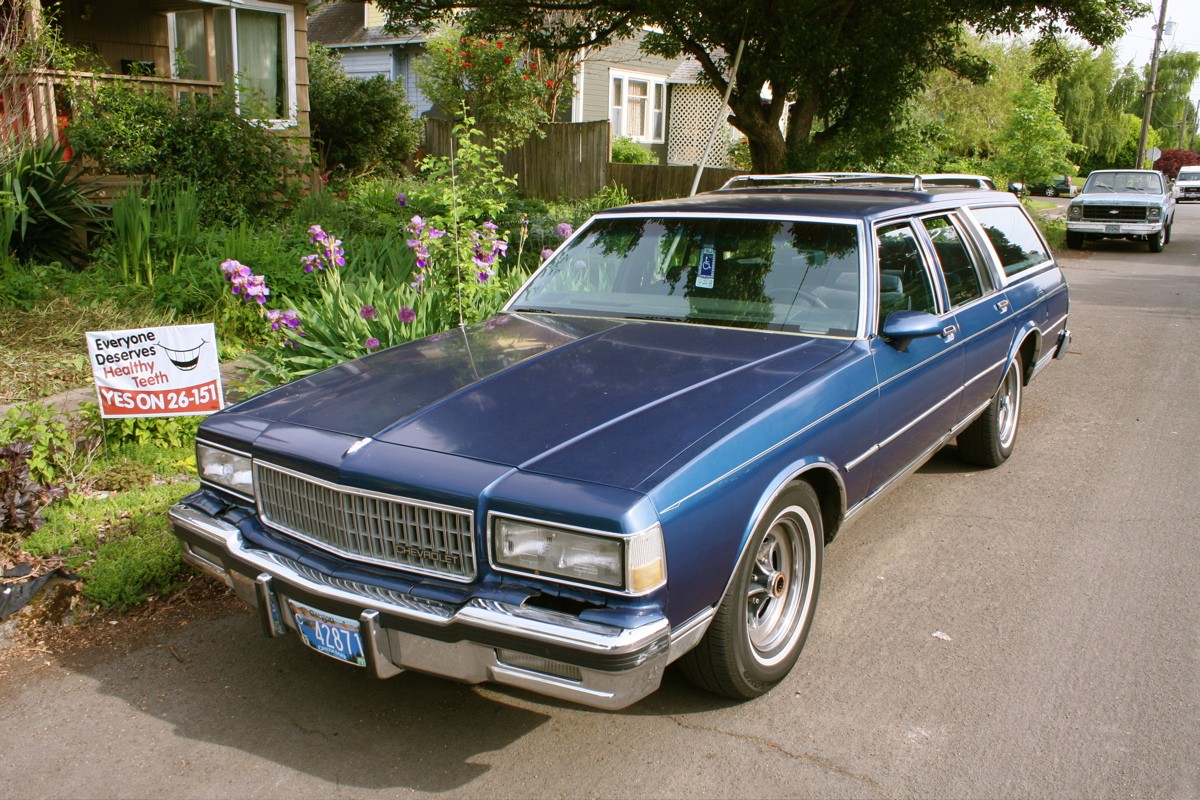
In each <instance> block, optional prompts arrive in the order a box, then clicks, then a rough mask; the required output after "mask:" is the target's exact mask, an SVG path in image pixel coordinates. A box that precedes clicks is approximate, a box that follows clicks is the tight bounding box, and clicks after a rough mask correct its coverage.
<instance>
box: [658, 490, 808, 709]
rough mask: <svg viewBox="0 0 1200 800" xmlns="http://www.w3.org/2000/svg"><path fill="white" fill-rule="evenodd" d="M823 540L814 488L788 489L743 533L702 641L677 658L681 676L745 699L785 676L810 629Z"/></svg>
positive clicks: (700, 684) (714, 689) (766, 688)
mask: <svg viewBox="0 0 1200 800" xmlns="http://www.w3.org/2000/svg"><path fill="white" fill-rule="evenodd" d="M824 543H825V533H824V525H823V524H822V520H821V506H820V503H819V502H818V500H817V494H816V492H815V491H814V490H813V488H812V486H810V485H809V484H807V483H804V482H798V483H795V484H793V485H791V486H789V487H788V488H787V489H785V490H784V491H783V492H781V493H780V494H779V496H777V497H776V498H775V499H774V501H772V503H771V505H770V506H769V507H768V508H767V511H766V513H765V514H763V516H762V517H761V519H760V520H759V523H758V525H757V526H756V527H755V529H754V532H753V534H751V542H750V546H749V548H748V549H747V550H746V552H745V553H744V554H743V556H742V558H741V560H740V561H739V562H738V565H737V567H736V572H735V574H734V576H733V580H732V581H730V584H729V588H728V589H727V590H726V592H725V596H724V597H723V598H722V599H721V605H720V607H718V609H717V613H716V615H715V616H714V617H713V621H712V623H711V624H710V625H709V626H708V631H707V632H706V633H705V634H704V638H703V639H701V640H700V644H698V645H697V646H696V647H695V649H693V650H692V651H691V652H689V653H687V654H686V655H684V656H683V658H681V659H680V662H679V663H680V667H681V668H682V670H683V672H684V674H685V675H686V676H687V677H688V679H689V680H691V681H692V682H693V683H695V684H696V685H697V686H699V687H701V688H703V689H707V690H708V691H710V692H714V693H716V694H722V695H725V696H726V697H733V698H737V699H739V700H749V699H751V698H754V697H758V696H760V695H762V694H765V693H766V692H768V691H770V690H771V688H772V687H774V686H775V685H776V684H777V683H779V682H780V681H781V680H783V679H784V678H785V677H786V676H787V674H788V672H790V671H791V669H792V665H794V664H795V663H796V659H797V658H798V657H799V656H800V651H801V650H802V649H803V647H804V641H805V639H806V638H808V631H809V628H810V627H812V621H813V615H814V613H815V612H816V608H817V595H818V593H819V591H820V587H821V564H822V560H823V551H824Z"/></svg>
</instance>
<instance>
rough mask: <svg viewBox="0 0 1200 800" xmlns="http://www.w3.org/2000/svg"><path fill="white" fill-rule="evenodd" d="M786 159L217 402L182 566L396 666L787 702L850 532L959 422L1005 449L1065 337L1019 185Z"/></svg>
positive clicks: (666, 205)
mask: <svg viewBox="0 0 1200 800" xmlns="http://www.w3.org/2000/svg"><path fill="white" fill-rule="evenodd" d="M787 177H790V178H791V179H792V180H791V181H790V182H788V181H786V180H784V179H780V180H779V181H778V182H777V181H776V180H775V179H767V178H764V179H758V180H751V181H744V182H740V183H737V184H731V185H729V186H728V187H727V188H724V189H721V190H718V191H715V192H711V193H707V194H703V195H699V196H696V197H693V198H689V199H682V200H671V201H663V202H653V203H645V204H638V205H631V206H627V207H623V208H616V209H613V210H610V211H605V212H603V213H600V214H597V215H596V216H595V217H594V218H592V219H591V220H590V221H588V222H587V223H586V224H585V225H583V226H582V227H581V228H580V229H579V230H578V231H577V232H576V233H575V234H574V235H573V236H572V237H571V238H570V239H569V240H568V241H566V242H565V243H564V244H563V245H562V246H561V247H560V248H559V249H558V251H557V252H556V253H554V255H553V256H552V257H550V258H549V259H548V260H547V261H546V263H545V264H544V265H543V266H542V267H541V268H540V269H539V270H538V271H537V272H536V273H535V274H534V275H533V276H532V278H531V279H530V280H529V281H528V283H527V284H526V285H525V286H524V287H523V288H522V289H521V290H520V291H519V292H518V293H517V294H516V295H515V296H514V297H513V298H512V299H511V300H510V301H509V303H508V304H507V306H506V307H505V308H504V310H503V311H502V312H501V313H500V314H499V315H498V316H496V317H494V318H492V319H489V320H487V321H486V322H484V323H481V324H478V325H472V326H467V327H460V328H457V329H455V330H451V331H449V332H447V333H445V334H441V335H437V336H431V337H429V338H426V339H423V340H420V341H415V342H411V343H409V344H405V345H401V346H399V347H395V348H392V349H389V350H385V351H381V352H377V353H373V354H371V355H368V356H366V357H363V358H360V359H357V360H354V361H351V362H348V363H345V364H342V365H340V366H337V367H334V368H331V369H329V370H326V371H324V372H321V373H318V374H316V375H313V376H311V377H308V378H305V379H303V380H299V381H296V382H294V383H291V384H289V385H286V386H282V387H279V388H277V389H274V390H272V391H270V392H267V393H265V394H262V395H260V396H257V397H254V398H252V399H250V400H246V401H244V402H242V403H240V404H237V405H234V406H231V407H230V408H228V409H226V410H225V411H222V412H220V413H217V414H214V415H212V416H211V417H209V418H208V419H207V420H205V422H204V423H203V425H202V426H201V428H200V433H199V439H198V442H197V462H198V465H199V470H200V478H201V488H200V489H199V490H198V491H196V492H195V493H193V494H191V495H189V496H188V497H186V498H184V499H183V500H182V501H181V502H179V503H178V504H177V505H176V506H174V507H173V508H172V510H171V519H172V521H173V525H174V530H175V532H176V534H177V535H178V536H179V538H180V539H181V540H182V542H183V546H184V549H185V553H186V557H187V559H188V560H189V561H190V562H191V563H192V564H194V565H196V566H197V567H199V568H200V569H202V570H206V571H208V572H210V573H213V574H214V575H217V576H219V577H220V578H221V579H223V580H224V581H225V582H226V583H227V584H228V585H229V586H230V587H231V588H232V589H233V590H234V591H235V592H236V593H237V595H238V596H239V597H240V598H241V599H242V600H244V601H245V602H246V603H248V604H249V605H250V606H251V607H253V608H254V609H256V610H257V615H258V618H259V620H260V621H261V626H262V630H263V632H264V633H265V634H266V635H268V636H272V637H288V636H290V637H293V638H295V639H298V640H299V641H300V642H302V643H303V644H304V645H306V646H308V647H311V648H313V649H315V650H317V651H320V652H321V653H323V654H325V655H328V656H330V657H332V658H334V659H337V660H339V661H341V662H343V663H345V664H347V665H355V666H357V667H361V668H365V669H366V670H368V671H369V672H370V673H372V674H374V675H376V676H378V677H381V678H384V677H389V676H393V675H396V674H398V673H400V672H402V671H403V670H407V669H411V670H417V671H420V672H425V673H432V674H434V675H439V676H443V677H446V678H450V679H454V680H457V681H464V682H468V683H480V682H494V683H497V684H504V685H508V686H512V687H520V688H523V689H526V690H530V691H533V692H538V693H541V694H543V695H549V696H552V697H555V698H560V699H566V700H570V701H574V702H577V703H581V704H585V705H589V706H595V707H600V708H605V709H618V708H622V707H625V706H628V705H630V704H632V703H634V702H636V701H637V700H639V699H640V698H643V697H645V696H646V695H648V694H649V693H651V692H653V691H655V689H656V688H657V687H658V686H659V685H660V682H661V680H662V677H663V671H664V669H665V668H666V667H667V666H668V665H670V664H672V663H677V664H678V665H679V667H680V668H681V669H682V671H683V673H684V674H686V675H687V676H688V677H689V678H690V679H691V680H693V681H694V682H695V683H697V684H698V685H699V686H701V687H703V688H705V689H708V690H711V691H714V692H717V693H720V694H723V695H727V696H730V697H734V698H752V697H755V696H758V695H761V694H763V693H765V692H767V691H769V690H770V689H771V688H772V687H773V686H775V685H776V684H778V683H779V682H780V681H782V680H783V679H784V678H785V676H787V674H788V672H789V670H790V669H791V668H792V666H793V664H794V663H795V661H796V659H797V657H798V656H799V655H800V652H801V648H802V647H803V646H804V642H805V639H806V637H807V636H808V633H809V630H810V628H811V626H812V624H813V620H814V614H815V612H816V608H817V598H818V594H819V592H820V587H821V574H822V562H823V559H824V553H825V549H826V547H827V546H828V545H829V543H830V542H831V541H832V540H833V539H834V537H835V536H836V535H837V534H838V533H839V532H841V531H842V530H844V529H845V527H846V526H847V524H848V523H850V522H851V521H852V520H854V519H855V518H856V517H859V516H860V515H862V514H863V513H864V512H865V510H866V509H867V508H868V506H869V505H870V504H871V501H873V500H874V499H876V498H879V497H880V496H882V495H883V494H884V492H885V491H886V490H887V489H888V488H889V487H891V486H892V485H894V484H895V483H896V482H897V481H899V480H900V479H902V478H903V477H904V476H906V475H908V474H909V473H911V472H913V471H914V470H915V469H917V468H918V467H919V466H920V465H921V464H922V463H923V462H924V461H926V460H927V459H928V458H929V457H930V456H931V455H933V454H934V453H935V452H937V451H938V449H939V448H941V447H942V446H943V445H946V444H948V443H950V442H952V441H955V440H956V443H957V452H958V454H959V455H960V456H961V457H962V458H963V459H965V460H966V461H967V462H969V463H971V464H976V465H981V466H985V467H995V466H999V465H1000V464H1002V463H1003V462H1004V461H1005V460H1006V459H1007V458H1008V456H1009V454H1010V453H1011V452H1012V451H1013V447H1014V445H1015V443H1016V440H1017V431H1018V423H1019V419H1020V412H1021V400H1022V393H1023V391H1024V388H1025V386H1026V385H1027V384H1028V383H1029V382H1030V380H1031V379H1033V378H1034V377H1035V376H1036V375H1037V374H1038V373H1039V372H1040V371H1041V370H1042V368H1043V367H1045V366H1046V365H1047V364H1049V363H1050V362H1051V360H1052V359H1053V358H1055V357H1062V356H1063V355H1064V353H1065V352H1066V348H1067V344H1068V342H1069V341H1070V334H1069V332H1068V328H1067V300H1068V288H1067V284H1066V282H1065V281H1064V278H1063V275H1062V273H1061V272H1060V270H1059V267H1058V265H1057V264H1056V263H1055V260H1054V258H1053V256H1052V255H1051V252H1050V248H1049V247H1047V245H1046V242H1045V241H1044V239H1043V238H1042V236H1041V235H1040V233H1039V232H1038V230H1037V228H1036V226H1035V225H1034V224H1033V222H1032V221H1031V220H1030V218H1029V217H1028V215H1027V214H1026V213H1025V211H1024V210H1023V208H1022V207H1021V205H1020V203H1019V202H1018V201H1017V200H1016V198H1014V197H1012V196H1011V195H1009V194H1007V193H1001V192H996V191H990V190H987V189H979V188H975V186H976V185H977V184H972V183H969V182H968V183H965V184H964V185H962V186H954V185H949V186H947V185H945V184H946V183H950V184H954V183H955V181H953V180H949V181H941V182H931V183H930V185H926V184H925V183H924V182H923V181H922V179H921V177H920V176H910V177H908V178H905V179H900V178H896V177H894V176H871V175H847V174H837V175H824V176H810V177H805V176H785V178H787ZM967 187H970V188H967Z"/></svg>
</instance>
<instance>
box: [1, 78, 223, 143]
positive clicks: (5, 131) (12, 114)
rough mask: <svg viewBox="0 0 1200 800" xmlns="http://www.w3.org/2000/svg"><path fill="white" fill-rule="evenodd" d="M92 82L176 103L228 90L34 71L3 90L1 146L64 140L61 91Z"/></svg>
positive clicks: (194, 83) (215, 83)
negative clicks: (125, 86)
mask: <svg viewBox="0 0 1200 800" xmlns="http://www.w3.org/2000/svg"><path fill="white" fill-rule="evenodd" d="M89 81H90V82H92V83H100V82H105V81H133V82H135V83H136V84H138V85H139V86H144V87H149V88H151V89H153V90H155V91H161V92H165V93H167V94H169V95H170V97H171V99H172V100H174V101H175V103H177V104H179V103H190V102H194V101H195V98H196V96H197V95H205V96H208V97H212V96H213V95H215V94H219V93H220V92H221V91H223V90H224V89H225V84H223V83H221V82H219V81H191V80H178V79H176V78H154V77H144V76H129V75H111V74H106V73H102V72H66V71H63V70H51V69H39V70H32V71H30V72H28V73H26V74H25V75H23V76H21V77H19V78H18V79H17V80H16V81H14V82H13V83H12V84H11V85H10V86H6V87H3V88H2V89H0V143H10V142H11V143H23V142H24V143H32V144H37V143H40V142H43V141H45V140H47V139H53V140H54V141H61V140H62V126H63V123H64V122H65V121H66V119H67V116H68V115H67V110H66V107H65V106H64V104H63V102H62V101H63V92H62V89H63V87H64V86H65V85H67V84H70V83H80V82H89Z"/></svg>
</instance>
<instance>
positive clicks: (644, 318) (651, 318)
mask: <svg viewBox="0 0 1200 800" xmlns="http://www.w3.org/2000/svg"><path fill="white" fill-rule="evenodd" d="M621 319H635V320H638V321H641V322H683V320H681V319H680V318H679V317H660V316H655V315H654V314H622V315H621Z"/></svg>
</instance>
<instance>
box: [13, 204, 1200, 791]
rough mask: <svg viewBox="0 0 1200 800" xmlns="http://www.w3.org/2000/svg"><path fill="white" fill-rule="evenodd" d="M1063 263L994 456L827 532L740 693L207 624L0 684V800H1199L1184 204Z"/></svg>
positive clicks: (1197, 276)
mask: <svg viewBox="0 0 1200 800" xmlns="http://www.w3.org/2000/svg"><path fill="white" fill-rule="evenodd" d="M1063 266H1064V269H1065V271H1066V273H1067V276H1068V278H1069V280H1070V282H1071V289H1072V305H1071V328H1072V329H1073V331H1074V334H1075V340H1074V345H1073V346H1072V348H1071V352H1070V355H1069V357H1068V358H1067V359H1066V360H1065V361H1061V362H1056V363H1054V364H1051V365H1050V367H1049V368H1047V369H1046V371H1045V372H1043V373H1042V375H1041V376H1040V377H1039V378H1038V380H1037V381H1035V382H1034V384H1033V385H1032V387H1030V389H1029V390H1028V391H1027V393H1026V395H1025V407H1024V409H1023V415H1022V420H1021V430H1020V433H1019V437H1018V443H1017V449H1016V453H1015V454H1014V455H1013V457H1012V458H1011V459H1010V460H1009V462H1008V463H1007V464H1006V465H1005V466H1003V467H1001V468H1000V469H996V470H990V471H980V470H976V469H973V468H965V467H963V466H961V465H960V464H959V463H958V462H957V461H956V460H955V458H954V457H953V450H952V448H948V449H947V450H946V451H943V453H942V454H941V455H939V456H938V457H937V458H936V459H935V460H934V461H932V462H931V463H930V464H928V465H927V466H926V467H925V468H923V469H922V470H921V471H920V472H918V473H917V474H916V475H914V476H913V477H912V478H910V479H909V481H908V482H906V483H905V484H904V485H903V486H902V487H900V488H899V489H897V490H896V491H894V492H893V493H892V494H890V495H889V496H888V497H887V498H885V499H884V500H883V501H882V502H881V503H879V504H877V505H875V507H874V508H873V509H872V510H871V511H870V512H869V513H868V514H867V515H866V516H865V517H864V518H863V519H862V520H861V521H859V522H858V523H857V524H856V525H855V526H854V527H853V528H851V529H850V530H848V531H847V532H846V533H845V534H844V535H843V536H841V537H840V538H839V539H838V540H837V541H836V542H835V543H834V544H833V545H832V546H831V547H830V548H829V550H828V553H827V557H826V567H825V569H826V573H825V584H824V588H823V592H822V596H821V601H820V609H819V611H818V614H817V620H816V624H815V627H814V628H813V631H812V635H811V636H810V638H809V643H808V646H807V648H806V649H805V652H804V654H803V655H802V656H801V659H800V662H799V664H798V665H797V667H796V669H795V671H794V672H793V673H792V675H791V676H790V677H789V678H788V679H787V680H786V681H785V682H784V683H783V684H782V685H780V686H779V687H777V688H776V689H775V691H773V692H772V693H771V694H769V695H767V696H766V697H763V698H760V699H758V700H756V701H753V702H749V703H743V704H734V703H729V702H725V701H723V700H720V699H717V698H713V697H711V696H708V695H705V694H703V693H700V692H698V691H696V690H693V689H692V688H690V687H689V686H688V685H687V684H686V683H685V682H684V681H683V680H682V679H681V678H679V677H678V676H675V675H670V676H669V678H668V681H667V684H666V685H665V686H664V687H663V689H662V690H661V691H659V692H658V693H657V694H655V695H654V696H652V697H650V698H649V699H647V700H645V701H643V702H641V703H639V704H638V705H636V706H634V707H633V708H631V709H628V710H626V711H625V712H623V713H618V714H609V713H602V712H597V711H591V710H587V709H582V708H577V707H573V706H568V705H565V704H557V703H553V702H546V701H544V700H542V699H540V698H537V697H535V696H532V695H525V694H520V693H516V692H510V691H507V690H498V689H492V688H486V687H467V686H460V685H456V684H451V683H447V682H444V681H440V680H437V679H433V678H428V677H424V676H420V675H415V674H404V675H401V676H399V677H398V678H395V679H393V680H391V681H386V682H376V681H372V680H369V679H367V678H365V677H364V676H363V675H362V674H361V673H360V672H358V671H355V670H353V669H352V668H349V667H344V666H341V665H339V664H337V663H334V662H333V661H331V660H329V659H326V658H324V657H322V656H320V655H317V654H316V653H313V652H310V651H307V650H304V649H302V647H301V645H300V644H299V643H297V642H295V641H289V640H286V639H282V640H271V641H269V640H266V639H264V638H262V637H261V636H260V635H259V634H258V627H257V625H258V623H257V622H256V620H254V619H253V618H252V617H251V616H250V615H249V614H247V613H241V612H231V613H227V614H225V615H223V616H221V617H219V618H216V619H210V620H197V621H192V622H190V623H189V624H187V625H186V626H183V627H175V628H172V629H170V630H168V631H166V632H165V633H163V634H162V635H161V638H159V640H158V641H157V642H154V643H151V644H148V645H145V646H142V647H139V648H135V649H134V650H133V651H132V652H128V653H124V652H121V651H120V650H111V651H107V650H101V651H99V652H96V651H92V652H90V653H88V654H86V655H83V656H77V657H52V656H51V657H46V658H44V659H38V660H35V661H33V662H30V663H27V664H24V665H18V666H16V667H15V668H12V669H11V670H10V672H9V674H8V675H7V676H6V677H5V678H4V679H3V681H2V682H0V797H14V798H16V797H20V798H37V797H54V798H57V797H88V798H91V797H96V798H116V797H134V798H142V797H167V796H169V797H173V798H216V797H238V798H243V797H247V798H248V797H261V798H274V797H279V798H289V800H295V799H296V798H309V797H312V798H318V797H319V798H330V797H337V798H340V797H356V798H358V797H362V798H374V797H410V796H428V795H441V794H450V795H452V796H454V797H480V798H508V797H628V798H637V797H687V798H702V797H713V798H717V797H720V798H732V797H747V798H771V797H785V796H786V797H815V798H829V797H865V798H875V797H923V798H1010V797H1011V798H1031V797H1036V798H1042V797H1047V798H1053V797H1067V798H1079V797H1086V798H1118V797H1136V798H1194V797H1198V796H1200V604H1197V602H1196V591H1195V590H1196V576H1197V575H1198V574H1200V543H1198V542H1197V535H1198V533H1200V492H1197V490H1196V483H1197V479H1200V455H1198V449H1197V442H1200V413H1198V412H1197V400H1196V397H1197V389H1198V388H1200V347H1198V346H1197V343H1198V342H1200V206H1198V205H1189V206H1185V207H1182V208H1180V209H1179V212H1178V221H1177V223H1176V226H1175V232H1174V240H1173V241H1172V242H1171V244H1170V245H1168V246H1167V249H1166V250H1165V252H1163V253H1162V254H1158V255H1154V254H1150V253H1148V252H1147V251H1146V248H1145V246H1144V245H1134V244H1131V243H1123V242H1113V243H1102V244H1099V245H1096V246H1092V247H1089V249H1088V250H1087V251H1085V252H1084V253H1082V254H1079V253H1072V254H1068V255H1066V256H1064V259H1063Z"/></svg>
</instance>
